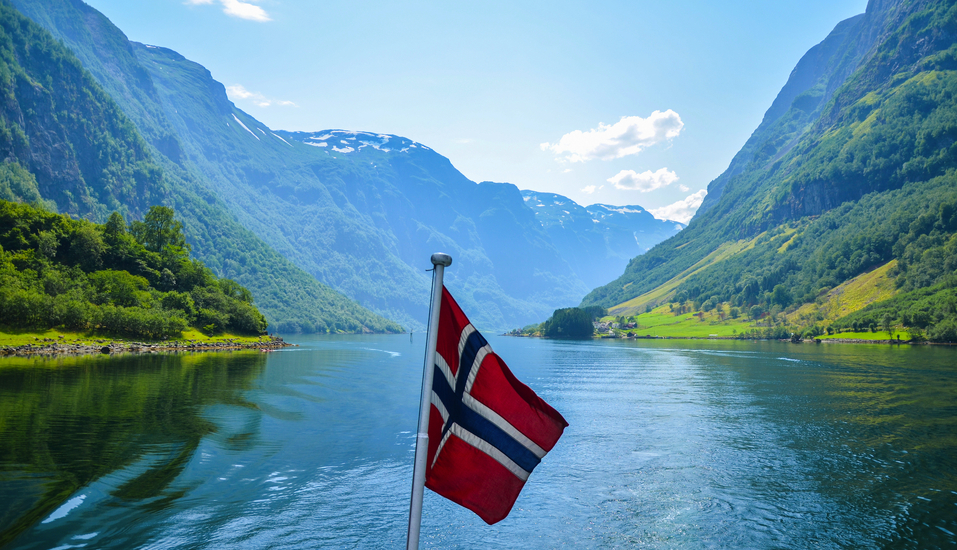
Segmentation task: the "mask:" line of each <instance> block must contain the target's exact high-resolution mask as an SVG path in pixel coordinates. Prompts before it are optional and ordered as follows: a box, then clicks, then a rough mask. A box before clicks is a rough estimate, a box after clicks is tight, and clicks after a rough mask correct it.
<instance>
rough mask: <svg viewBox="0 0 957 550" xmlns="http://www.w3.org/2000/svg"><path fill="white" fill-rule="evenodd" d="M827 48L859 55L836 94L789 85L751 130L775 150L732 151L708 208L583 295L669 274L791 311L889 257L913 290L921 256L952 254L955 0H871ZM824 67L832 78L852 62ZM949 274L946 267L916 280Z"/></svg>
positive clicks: (680, 284)
mask: <svg viewBox="0 0 957 550" xmlns="http://www.w3.org/2000/svg"><path fill="white" fill-rule="evenodd" d="M853 29H857V30H856V31H853V32H851V31H852V30H853ZM841 37H843V38H841ZM829 41H832V42H833V41H838V42H841V44H840V47H833V43H832V44H831V45H830V46H827V47H825V45H826V44H828V42H829ZM827 49H833V51H834V53H833V54H832V55H831V57H829V62H828V63H829V65H828V66H832V65H833V66H843V67H847V68H850V67H851V66H853V65H855V64H856V69H854V70H853V71H850V72H849V73H848V75H847V77H846V78H844V79H843V81H842V82H841V83H840V84H839V85H837V86H836V89H835V90H834V91H833V93H831V94H830V99H829V100H827V101H826V102H824V104H823V106H818V107H815V108H814V110H812V111H811V113H812V114H813V116H805V115H798V114H797V111H802V112H805V113H807V112H808V110H807V109H805V108H804V107H805V102H806V101H808V100H807V99H806V98H807V97H808V96H807V95H806V92H801V93H798V94H795V93H794V92H796V91H797V90H799V89H800V88H801V86H794V88H795V89H794V90H791V91H790V92H789V93H788V94H785V92H784V91H782V94H781V95H779V98H778V99H779V100H781V101H786V99H787V98H789V97H790V96H792V95H793V96H794V99H793V100H792V101H791V105H790V107H789V108H788V111H786V112H785V114H784V115H781V116H780V117H775V116H774V115H775V112H780V111H781V110H782V109H783V107H782V106H781V105H780V104H776V106H774V107H772V111H775V112H772V111H769V114H768V116H766V118H765V122H767V121H768V120H775V122H774V123H773V124H771V125H769V126H767V127H765V125H764V124H763V125H762V128H761V129H759V131H757V132H755V135H756V136H758V135H759V134H760V137H761V138H762V139H764V142H763V143H765V144H771V145H770V146H769V148H768V147H765V146H764V145H760V146H758V144H756V143H752V142H751V141H749V145H748V146H746V147H745V150H742V153H739V157H740V159H739V157H736V159H737V160H741V161H742V162H744V161H747V162H746V164H745V165H744V167H743V168H742V167H741V166H740V165H737V168H735V166H736V165H735V164H732V167H731V168H729V172H733V169H738V172H737V173H733V174H730V173H726V175H727V177H725V176H722V177H723V178H724V179H723V180H721V178H719V180H721V181H719V180H716V181H715V182H714V183H713V184H712V185H713V186H718V189H715V190H713V191H712V194H713V195H715V196H716V197H717V199H716V200H715V201H714V202H713V204H711V206H710V208H707V209H706V210H705V211H703V212H699V214H698V215H697V216H696V217H695V218H694V220H692V222H691V223H690V224H689V227H688V228H687V229H686V230H684V231H682V232H681V233H680V234H679V235H678V236H676V237H674V238H672V239H670V240H668V241H665V242H663V243H661V244H660V245H658V246H657V247H655V248H654V249H652V250H651V251H650V252H648V253H647V254H645V255H643V256H640V257H637V258H635V259H633V260H632V261H631V262H630V263H629V265H628V267H627V268H626V270H625V273H624V275H622V276H621V277H619V278H618V279H617V280H616V281H614V282H612V283H610V284H609V285H606V286H604V287H601V288H598V289H595V290H594V291H593V292H592V293H591V294H589V295H588V296H587V297H586V298H585V300H584V301H583V303H585V304H601V305H605V306H607V307H614V306H616V305H617V304H623V303H625V302H627V301H629V300H633V299H635V298H637V297H639V296H642V295H645V294H648V293H650V292H652V291H653V290H654V289H655V288H657V287H659V286H660V285H663V284H665V283H666V282H669V281H672V283H671V284H674V285H675V286H674V290H673V291H672V292H671V293H670V294H666V295H663V296H662V299H664V300H682V299H688V300H693V301H695V302H696V304H700V303H702V302H704V301H707V300H708V299H712V301H713V302H718V301H730V302H732V303H734V304H736V305H754V304H758V305H763V306H765V308H766V309H770V308H773V307H775V306H776V307H778V308H781V309H785V310H786V309H788V308H793V307H795V306H797V305H799V304H801V303H808V302H813V301H814V300H816V299H817V297H818V296H819V295H823V294H824V293H826V291H827V290H829V289H830V288H833V287H835V286H837V285H838V284H840V283H842V282H844V281H846V280H849V279H850V278H853V277H854V276H856V275H859V274H861V273H864V272H866V271H868V270H870V269H873V268H875V267H878V266H880V265H883V264H885V263H887V262H889V261H891V260H893V259H898V260H899V264H898V267H897V269H896V270H895V276H896V278H897V285H898V286H899V287H901V288H905V289H906V288H909V286H908V285H912V284H913V281H914V280H915V279H914V277H912V276H911V274H912V272H913V271H914V270H915V269H916V270H921V271H925V270H927V269H930V267H929V265H928V264H927V262H928V261H929V260H927V259H926V258H925V256H926V257H927V258H930V257H935V256H940V255H943V257H946V254H947V252H946V250H947V249H946V242H948V239H950V238H951V236H952V234H953V231H954V229H957V227H952V226H951V221H950V220H951V214H950V210H949V208H950V207H949V206H948V205H950V204H953V203H955V202H957V176H955V170H957V145H955V139H957V102H955V100H954V97H955V93H957V6H955V5H954V4H953V3H952V2H933V1H919V2H903V1H897V2H892V1H886V2H884V1H872V2H871V3H870V4H869V5H868V9H867V12H866V13H865V14H864V15H863V16H861V17H857V18H853V19H852V20H849V21H846V22H844V23H842V24H841V25H838V28H837V29H836V30H835V33H834V34H832V36H830V37H829V38H828V39H827V40H825V42H824V43H822V45H819V46H818V47H817V49H816V50H812V52H814V51H817V52H821V51H823V50H827ZM862 51H863V52H866V53H864V54H863V55H861V56H860V59H859V61H857V62H854V59H856V58H857V53H856V52H862ZM848 52H850V53H848ZM809 55H811V54H809ZM807 60H808V57H807V56H806V57H805V59H804V60H802V63H806V62H807ZM835 60H838V61H840V63H837V65H834V61H835ZM798 72H799V71H797V70H796V71H795V73H794V74H792V80H794V81H795V82H797V80H796V76H795V75H796V74H797V73H798ZM813 72H814V71H812V73H813ZM819 72H820V76H818V77H817V78H816V79H815V81H817V82H818V83H820V82H823V81H825V80H826V81H827V82H828V84H827V86H828V87H830V86H833V85H834V84H836V82H833V81H834V80H835V79H837V80H840V74H842V71H830V72H829V71H819ZM808 80H809V81H810V79H808ZM791 85H792V82H789V86H791ZM817 86H819V84H815V85H814V87H817ZM814 87H812V89H813V88H814ZM827 95H828V94H827V93H826V92H825V93H824V94H823V95H822V96H821V97H822V102H823V101H824V98H825V97H827ZM776 103H777V102H776ZM788 113H792V114H788ZM814 113H816V114H814ZM787 120H797V121H798V122H799V124H798V125H797V126H795V127H792V126H790V125H788V124H780V123H781V122H782V121H787ZM775 125H777V127H775ZM754 139H755V138H754V137H752V140H754ZM749 147H751V149H750V150H747V149H748V148H749ZM766 148H768V154H759V152H760V151H762V150H764V149H766ZM742 155H743V156H742ZM722 251H725V252H727V253H724V252H722ZM928 255H929V256H928ZM707 258H711V260H707V261H706V259H707ZM908 258H909V259H910V260H909V261H908ZM901 260H903V261H901ZM705 264H706V265H705ZM693 266H697V267H696V268H695V269H694V270H691V271H689V269H690V268H692V267H693ZM702 266H703V269H701V267H702ZM681 274H684V275H682V276H681V277H678V276H679V275H681ZM949 276H950V274H948V273H947V272H946V270H943V269H942V268H938V269H937V270H936V271H934V275H933V276H927V277H924V278H922V279H921V280H922V281H923V282H921V283H920V284H921V285H927V284H933V283H940V282H941V281H943V280H944V279H946V278H947V277H949Z"/></svg>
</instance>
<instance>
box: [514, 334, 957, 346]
mask: <svg viewBox="0 0 957 550" xmlns="http://www.w3.org/2000/svg"><path fill="white" fill-rule="evenodd" d="M502 336H512V337H515V338H542V339H546V340H563V338H548V337H547V336H538V335H525V334H509V333H507V332H506V333H503V334H502ZM589 340H740V341H742V342H745V341H750V342H757V341H763V342H787V343H791V344H879V345H884V346H888V345H891V346H903V345H906V346H953V345H957V343H953V342H928V341H926V340H924V341H920V342H915V341H913V340H891V339H885V340H865V339H862V338H815V339H813V340H800V341H798V342H793V341H791V340H790V339H777V338H735V337H733V336H632V337H627V336H625V337H619V336H607V335H606V336H594V337H592V338H582V339H580V341H589Z"/></svg>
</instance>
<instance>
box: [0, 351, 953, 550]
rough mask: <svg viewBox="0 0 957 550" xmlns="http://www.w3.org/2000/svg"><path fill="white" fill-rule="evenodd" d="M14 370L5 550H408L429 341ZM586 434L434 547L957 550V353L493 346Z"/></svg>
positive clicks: (439, 520)
mask: <svg viewBox="0 0 957 550" xmlns="http://www.w3.org/2000/svg"><path fill="white" fill-rule="evenodd" d="M292 340H294V341H296V342H298V343H299V344H300V347H298V348H290V349H287V350H283V351H280V352H274V353H268V354H266V353H257V352H238V353H217V354H196V355H147V356H124V357H115V358H109V357H105V356H104V357H87V358H60V359H52V360H42V359H37V360H23V359H15V360H3V361H2V362H0V546H4V547H5V548H17V549H20V548H24V549H27V548H29V549H33V548H38V549H39V548H43V549H49V548H57V549H66V548H80V547H88V548H231V549H235V548H397V547H400V546H402V545H403V541H404V538H405V530H406V517H407V506H408V494H409V486H410V478H411V465H412V455H413V447H412V445H413V440H414V436H413V432H414V424H415V420H416V409H417V403H418V396H417V392H418V387H419V384H420V376H421V366H422V356H423V340H424V338H422V337H421V336H419V335H416V337H415V342H410V341H409V337H408V335H399V336H339V337H302V338H295V339H292ZM490 342H491V344H492V346H493V348H494V349H495V350H496V351H497V352H498V353H499V354H500V355H501V356H503V357H504V358H505V360H506V361H507V362H508V363H509V365H510V366H511V367H512V369H513V370H514V371H515V373H516V374H517V375H518V376H519V378H520V379H522V380H523V381H525V382H526V383H527V384H528V385H530V386H531V387H532V388H533V389H534V390H536V391H537V392H538V393H539V394H540V395H541V396H542V397H544V398H545V399H546V400H547V401H549V403H551V404H552V405H553V406H555V408H557V409H558V410H559V411H560V412H562V414H563V415H564V416H565V417H566V419H567V420H568V421H569V423H570V426H569V428H568V429H567V430H566V432H565V435H564V437H563V438H562V439H561V441H559V443H558V445H557V446H556V447H555V449H554V450H553V451H552V452H551V453H549V455H548V456H547V457H546V458H545V460H544V461H543V462H542V464H541V465H540V466H539V467H538V468H537V469H536V470H535V472H534V473H533V474H532V476H531V478H530V481H529V483H528V485H527V486H526V487H525V489H524V491H523V493H522V495H521V496H520V497H519V500H518V502H517V504H516V507H515V509H513V511H512V513H511V515H510V516H509V517H508V518H507V519H506V520H504V521H502V522H501V523H499V524H497V525H494V526H487V525H485V524H484V523H483V522H482V521H481V520H479V519H478V518H477V517H475V516H474V515H473V514H472V513H471V512H469V511H467V510H465V509H462V508H458V507H457V506H455V505H453V504H450V503H448V502H447V501H445V500H443V499H441V498H440V497H437V496H436V495H434V494H431V493H429V492H427V494H426V500H425V506H424V518H423V528H422V532H423V535H422V541H423V547H430V548H557V547H567V548H811V547H814V548H917V547H920V548H937V547H941V548H942V547H952V546H953V545H954V544H955V543H957V535H955V533H957V519H955V518H957V474H955V472H957V350H954V349H950V348H933V347H917V348H908V347H890V346H886V347H882V346H851V345H826V344H825V345H807V344H805V345H791V344H782V343H776V342H720V341H706V342H693V341H691V342H689V341H685V342H681V341H645V342H623V341H613V342H612V341H600V342H556V341H544V340H532V339H518V338H505V337H492V338H490Z"/></svg>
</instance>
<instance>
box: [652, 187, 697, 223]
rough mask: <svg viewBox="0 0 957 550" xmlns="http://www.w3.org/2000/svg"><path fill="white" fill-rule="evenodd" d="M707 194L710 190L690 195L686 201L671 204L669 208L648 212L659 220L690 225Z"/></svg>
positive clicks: (663, 207)
mask: <svg viewBox="0 0 957 550" xmlns="http://www.w3.org/2000/svg"><path fill="white" fill-rule="evenodd" d="M707 194H708V190H707V189H702V190H701V191H698V192H697V193H692V194H690V195H688V196H687V197H685V198H684V200H680V201H678V202H676V203H673V204H669V205H668V206H662V207H661V208H652V209H650V210H648V211H649V212H651V215H652V216H654V217H656V218H658V219H659V220H672V221H676V222H681V223H688V222H689V221H691V217H692V216H694V213H695V212H697V210H698V207H699V206H701V201H703V200H704V196H705V195H707Z"/></svg>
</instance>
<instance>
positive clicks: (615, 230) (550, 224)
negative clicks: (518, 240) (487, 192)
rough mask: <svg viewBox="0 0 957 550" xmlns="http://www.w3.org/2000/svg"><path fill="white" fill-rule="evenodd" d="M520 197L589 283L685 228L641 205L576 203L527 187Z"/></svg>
mask: <svg viewBox="0 0 957 550" xmlns="http://www.w3.org/2000/svg"><path fill="white" fill-rule="evenodd" d="M522 197H524V198H525V205H526V206H528V207H529V208H531V209H532V211H533V212H535V219H537V220H538V221H539V223H541V224H542V227H543V228H545V232H546V233H548V236H549V237H551V239H552V242H553V243H554V244H555V248H557V249H558V251H559V253H560V254H561V255H562V257H563V258H565V259H566V260H568V263H569V264H570V265H571V266H572V269H574V270H575V273H576V274H577V275H578V277H579V278H581V280H582V281H584V282H585V284H586V285H588V287H589V288H595V287H597V286H600V285H603V284H605V283H607V282H608V281H610V280H612V279H614V278H615V277H616V276H617V275H618V274H620V273H621V272H622V270H624V269H625V266H626V265H627V264H628V260H630V259H631V258H634V257H635V256H638V255H641V254H644V253H645V252H647V251H648V250H650V249H651V247H653V246H654V245H656V244H658V243H659V242H661V241H663V240H665V239H667V238H669V237H673V236H674V235H676V234H677V233H678V232H679V231H681V230H682V229H684V227H685V225H684V224H681V223H678V222H673V221H668V220H659V219H656V218H655V217H654V216H652V215H651V214H650V213H649V212H648V211H647V210H645V209H644V208H642V207H640V206H634V205H632V206H612V205H607V204H593V205H591V206H581V205H579V204H578V203H576V202H575V201H573V200H571V199H569V198H568V197H564V196H562V195H557V194H555V193H540V192H538V191H528V190H523V191H522Z"/></svg>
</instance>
